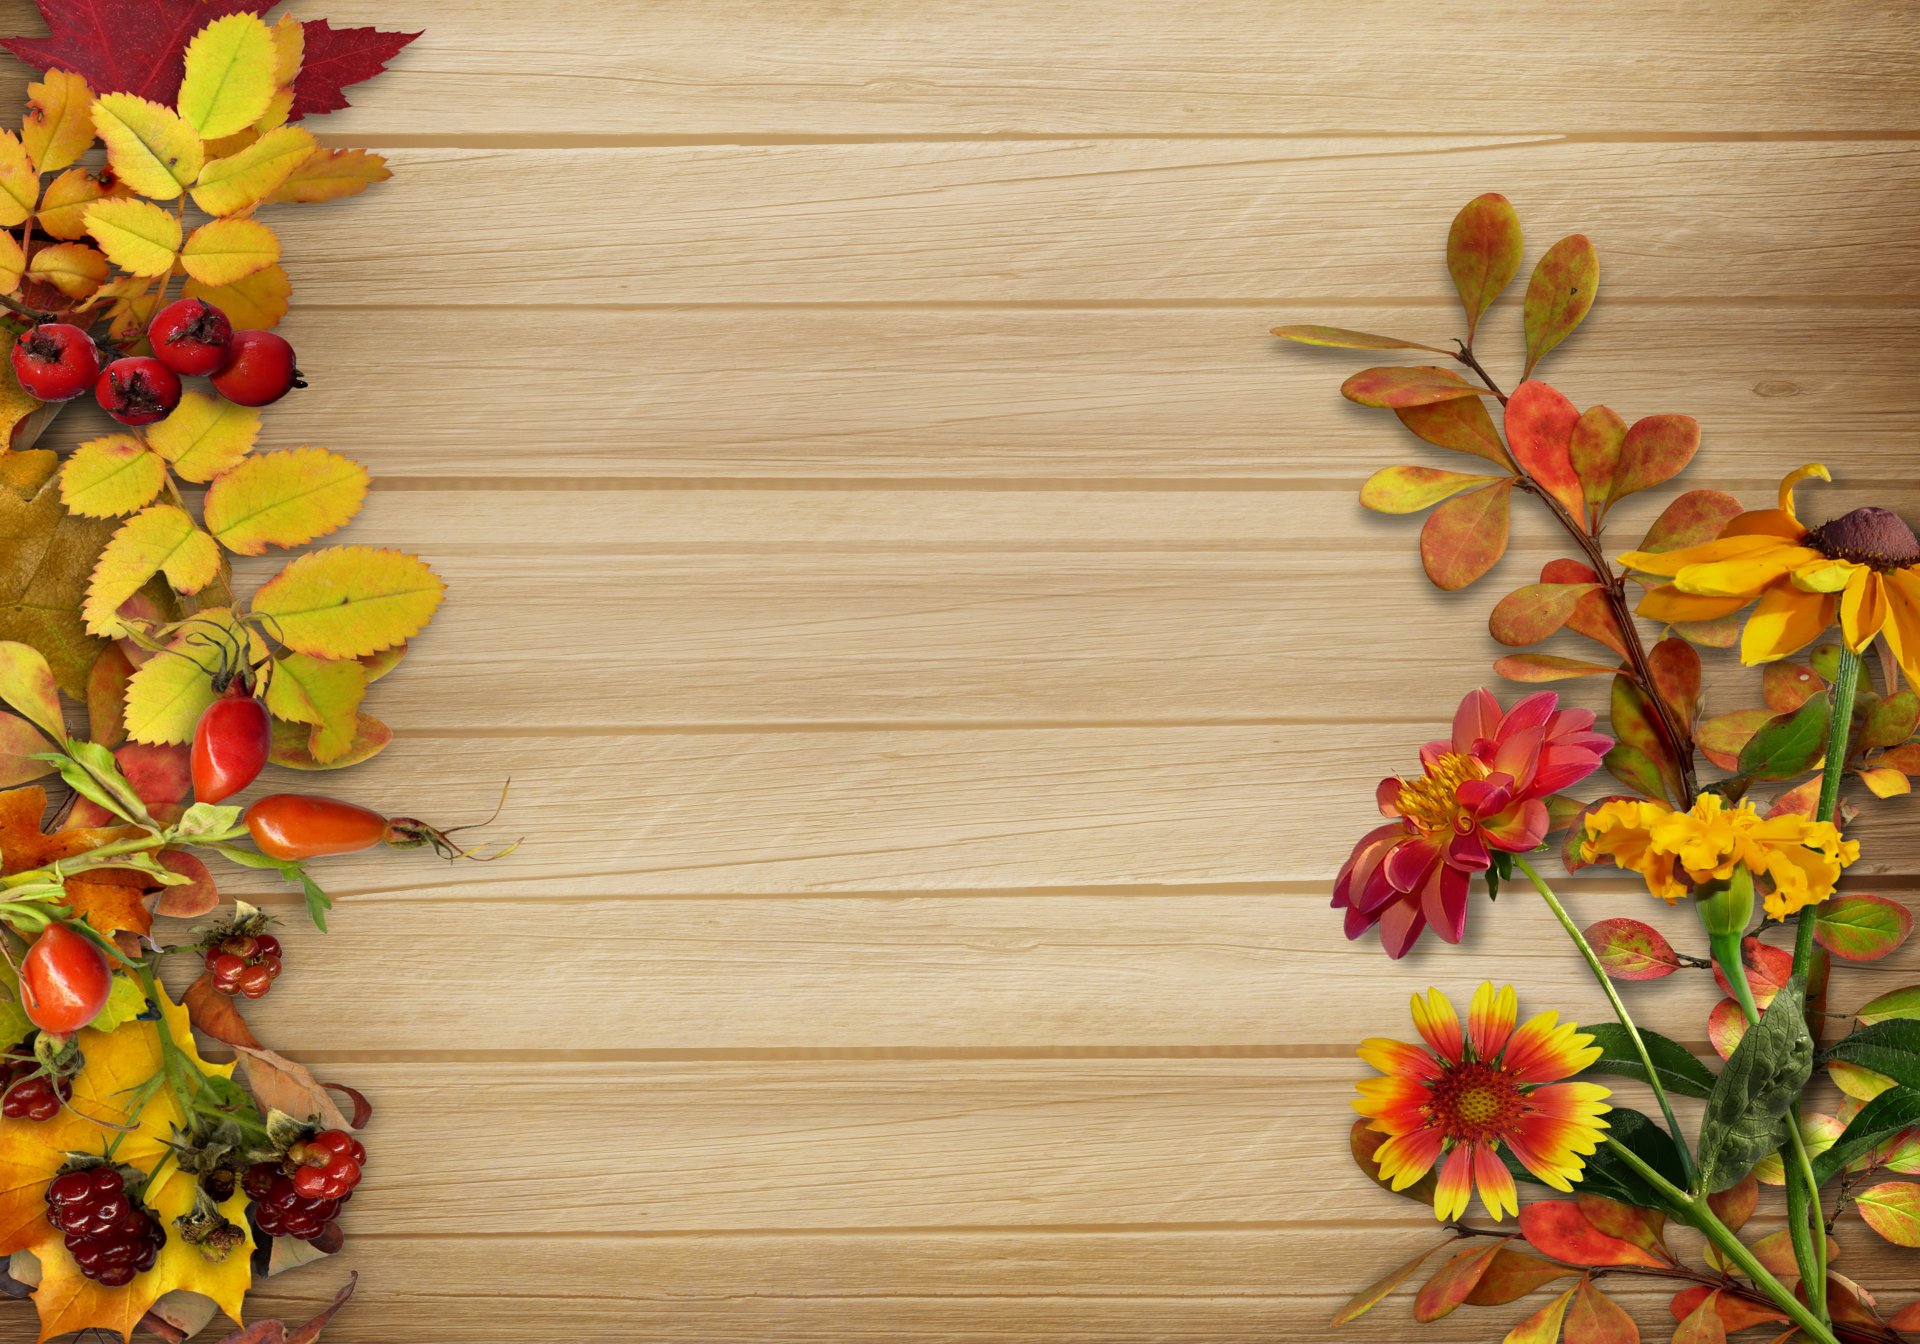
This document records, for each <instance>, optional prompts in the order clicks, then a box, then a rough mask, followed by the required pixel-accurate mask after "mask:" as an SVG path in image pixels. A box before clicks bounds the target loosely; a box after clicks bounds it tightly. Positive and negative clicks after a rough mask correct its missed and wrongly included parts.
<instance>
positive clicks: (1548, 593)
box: [1487, 583, 1596, 648]
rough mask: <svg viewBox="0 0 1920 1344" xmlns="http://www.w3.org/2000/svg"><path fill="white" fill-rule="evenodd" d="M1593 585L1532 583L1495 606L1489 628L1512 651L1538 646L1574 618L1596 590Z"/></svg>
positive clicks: (1515, 591) (1508, 595) (1489, 620)
mask: <svg viewBox="0 0 1920 1344" xmlns="http://www.w3.org/2000/svg"><path fill="white" fill-rule="evenodd" d="M1595 587H1596V585H1594V584H1591V583H1529V584H1527V585H1526V586H1524V587H1521V588H1516V589H1514V590H1513V591H1512V592H1510V593H1508V594H1507V595H1506V596H1505V597H1503V598H1501V599H1500V600H1499V601H1498V602H1496V603H1495V604H1494V607H1493V611H1492V613H1491V614H1489V615H1488V617H1487V629H1488V631H1489V632H1491V633H1492V635H1493V637H1494V638H1495V639H1497V640H1499V641H1500V642H1501V643H1502V644H1505V645H1507V646H1508V647H1509V648H1518V647H1520V646H1522V645H1526V644H1538V643H1539V642H1540V641H1541V640H1543V639H1546V638H1548V637H1549V636H1551V635H1552V634H1554V633H1555V632H1556V631H1558V630H1559V629H1560V627H1561V626H1563V625H1565V624H1566V623H1567V618H1568V617H1569V616H1571V615H1573V609H1574V607H1575V606H1576V605H1577V604H1578V603H1579V601H1580V599H1581V598H1583V597H1585V596H1586V595H1587V594H1588V593H1590V592H1592V591H1594V589H1595Z"/></svg>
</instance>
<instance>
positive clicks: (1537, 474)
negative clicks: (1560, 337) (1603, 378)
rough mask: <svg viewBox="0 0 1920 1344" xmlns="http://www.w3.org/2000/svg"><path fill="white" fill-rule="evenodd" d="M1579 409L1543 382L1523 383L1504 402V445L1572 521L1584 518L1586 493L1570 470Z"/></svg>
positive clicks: (1577, 521)
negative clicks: (1556, 501)
mask: <svg viewBox="0 0 1920 1344" xmlns="http://www.w3.org/2000/svg"><path fill="white" fill-rule="evenodd" d="M1579 422H1580V412H1579V411H1577V410H1575V409H1574V405H1573V403H1572V402H1571V401H1568V400H1567V399H1566V397H1565V396H1563V395H1561V393H1560V392H1558V391H1557V390H1555V389H1554V388H1552V387H1549V386H1548V385H1547V384H1545V383H1542V382H1525V383H1522V384H1520V386H1519V387H1517V388H1515V389H1514V392H1513V396H1512V397H1511V398H1509V399H1508V401H1507V446H1508V447H1509V448H1511V449H1512V450H1513V456H1514V460H1515V461H1517V462H1518V463H1519V464H1520V465H1521V466H1522V467H1524V468H1526V471H1527V474H1528V475H1529V476H1531V477H1533V479H1534V480H1535V481H1537V482H1539V484H1540V485H1542V486H1543V487H1545V489H1546V491H1547V493H1548V494H1550V495H1552V496H1553V497H1554V498H1555V499H1557V500H1559V501H1560V504H1561V507H1563V508H1564V509H1566V511H1567V513H1568V514H1569V515H1570V516H1571V517H1572V519H1573V521H1574V522H1575V523H1576V524H1579V523H1582V522H1584V521H1585V514H1586V496H1585V495H1584V494H1583V492H1582V491H1581V487H1580V477H1579V474H1578V473H1577V472H1576V471H1575V470H1574V465H1573V457H1572V445H1573V431H1574V427H1575V426H1576V425H1578V424H1579Z"/></svg>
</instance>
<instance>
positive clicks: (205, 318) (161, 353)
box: [147, 299, 233, 378]
mask: <svg viewBox="0 0 1920 1344" xmlns="http://www.w3.org/2000/svg"><path fill="white" fill-rule="evenodd" d="M147 340H148V342H149V343H150V344H151V345H152V346H153V357H154V358H155V359H157V360H159V361H160V362H161V363H162V364H165V365H166V366H167V367H168V368H170V369H172V370H173V371H174V372H175V373H178V374H182V375H185V376H188V377H196V378H198V377H205V376H206V375H208V374H210V373H217V372H218V371H219V370H221V369H222V368H225V367H226V363H227V360H228V359H229V358H231V357H232V354H233V323H231V322H229V321H227V315H226V314H225V313H223V312H221V311H220V310H219V309H218V308H215V307H214V306H213V305H212V304H210V303H208V302H207V301H206V300H205V299H180V300H178V301H176V302H174V303H170V304H168V305H167V306H166V307H165V308H162V309H161V310H160V311H159V313H157V314H156V315H155V316H154V319H153V321H152V322H151V323H150V324H149V325H148V327H147Z"/></svg>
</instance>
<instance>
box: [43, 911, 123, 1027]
mask: <svg viewBox="0 0 1920 1344" xmlns="http://www.w3.org/2000/svg"><path fill="white" fill-rule="evenodd" d="M112 989H113V970H112V968H111V967H109V966H108V965H107V954H106V953H104V952H102V951H101V950H100V949H99V948H97V947H95V946H94V945H93V944H92V943H91V942H89V941H88V940H87V939H86V938H85V937H83V936H81V935H80V934H77V933H75V932H74V931H73V930H72V929H70V928H68V927H67V926H66V925H65V924H49V925H47V927H46V929H45V930H44V931H43V932H42V933H41V935H40V936H39V937H38V938H36V939H34V940H33V946H32V947H30V948H28V949H27V955H26V956H24V957H22V958H21V959H20V1006H21V1007H23V1008H25V1009H26V1010H27V1018H28V1020H30V1021H31V1022H32V1023H33V1025H34V1026H36V1027H38V1028H40V1030H42V1031H50V1032H53V1033H54V1034H55V1035H60V1036H64V1035H66V1034H67V1033H69V1032H74V1031H78V1030H80V1028H82V1027H84V1026H86V1025H87V1023H89V1022H91V1021H93V1019H94V1018H96V1017H98V1016H99V1015H100V1010H101V1009H102V1008H104V1007H106V1006H107V994H108V993H109V992H110V991H111V990H112Z"/></svg>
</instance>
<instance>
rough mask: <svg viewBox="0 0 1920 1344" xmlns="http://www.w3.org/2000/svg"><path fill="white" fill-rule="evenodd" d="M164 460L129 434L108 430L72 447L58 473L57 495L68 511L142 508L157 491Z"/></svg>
mask: <svg viewBox="0 0 1920 1344" xmlns="http://www.w3.org/2000/svg"><path fill="white" fill-rule="evenodd" d="M166 479H167V464H166V463H164V462H162V461H161V460H160V458H159V455H158V454H156V453H153V452H150V451H149V450H148V448H147V445H146V444H144V443H142V442H141V441H140V440H139V439H138V438H137V437H135V436H134V435H132V434H109V435H107V437H106V438H104V439H91V440H89V441H88V442H86V443H83V444H81V445H80V446H79V447H78V448H76V449H74V450H73V455H72V456H71V457H69V458H68V459H67V465H66V467H65V468H64V469H63V470H62V471H61V473H60V498H61V501H62V502H63V503H65V504H66V506H67V510H68V512H70V513H78V514H81V515H83V516H85V517H88V518H118V517H120V516H121V515H123V514H128V513H132V512H133V511H134V510H135V509H140V508H145V507H146V506H147V505H148V504H151V503H152V502H153V497H154V496H155V495H157V494H159V493H160V487H161V485H162V484H164V483H165V481H166Z"/></svg>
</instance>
